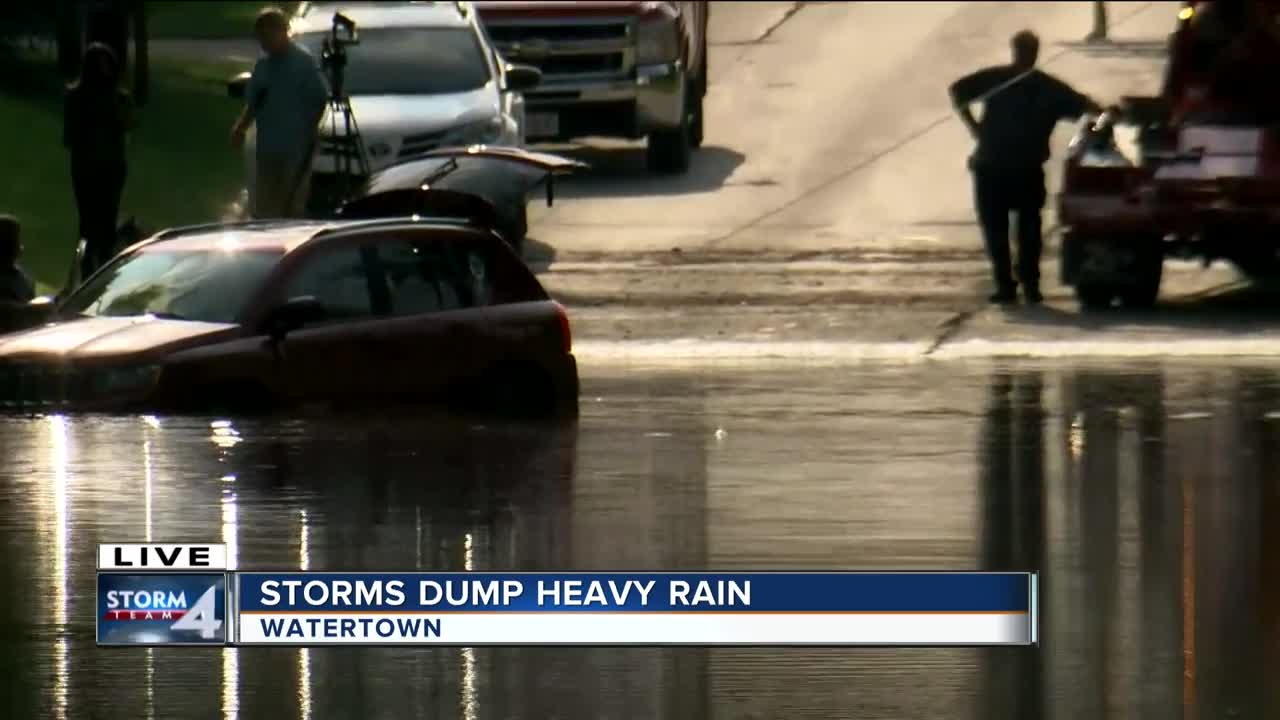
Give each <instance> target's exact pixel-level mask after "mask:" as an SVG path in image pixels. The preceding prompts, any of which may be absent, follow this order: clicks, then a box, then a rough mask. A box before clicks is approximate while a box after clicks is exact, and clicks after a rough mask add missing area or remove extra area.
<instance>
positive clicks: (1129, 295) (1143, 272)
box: [1120, 248, 1164, 309]
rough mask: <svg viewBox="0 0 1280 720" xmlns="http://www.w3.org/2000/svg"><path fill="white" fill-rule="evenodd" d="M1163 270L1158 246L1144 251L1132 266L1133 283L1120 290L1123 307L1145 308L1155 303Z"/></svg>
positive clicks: (1162, 260) (1158, 294) (1158, 295)
mask: <svg viewBox="0 0 1280 720" xmlns="http://www.w3.org/2000/svg"><path fill="white" fill-rule="evenodd" d="M1163 271H1164V258H1163V257H1161V255H1160V252H1159V248H1154V249H1152V250H1150V251H1148V252H1144V253H1143V255H1142V256H1141V257H1139V259H1138V262H1137V263H1136V266H1135V267H1134V284H1133V285H1130V286H1129V287H1126V288H1124V289H1123V290H1122V291H1121V292H1120V300H1121V302H1123V303H1124V305H1125V307H1129V308H1134V309H1146V308H1150V307H1152V306H1154V305H1155V304H1156V299H1157V298H1159V297H1160V278H1161V275H1162V274H1163Z"/></svg>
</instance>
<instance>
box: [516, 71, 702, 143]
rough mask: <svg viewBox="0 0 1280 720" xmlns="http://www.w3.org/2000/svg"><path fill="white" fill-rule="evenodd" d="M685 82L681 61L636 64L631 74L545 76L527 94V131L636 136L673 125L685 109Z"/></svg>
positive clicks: (541, 136) (530, 134)
mask: <svg viewBox="0 0 1280 720" xmlns="http://www.w3.org/2000/svg"><path fill="white" fill-rule="evenodd" d="M687 83H688V75H687V73H686V72H685V70H684V67H683V66H682V64H681V63H679V62H676V63H670V64H665V65H640V66H637V67H636V73H635V78H634V79H626V80H605V81H582V80H574V81H571V82H570V81H565V82H557V81H556V80H555V79H553V78H552V79H548V80H546V81H545V82H544V83H543V84H542V85H540V86H538V88H537V89H536V90H534V91H532V92H529V93H526V95H525V114H526V119H527V124H526V129H525V131H526V136H527V138H528V139H529V140H530V141H551V140H561V141H563V140H572V139H574V138H580V137H589V136H596V137H625V138H632V139H635V138H641V137H644V136H646V135H648V134H649V133H651V132H653V131H655V130H671V129H675V128H677V127H679V126H680V122H681V121H682V120H683V118H684V115H685V112H686V110H685V98H686V96H687ZM548 116H552V117H551V118H550V119H548Z"/></svg>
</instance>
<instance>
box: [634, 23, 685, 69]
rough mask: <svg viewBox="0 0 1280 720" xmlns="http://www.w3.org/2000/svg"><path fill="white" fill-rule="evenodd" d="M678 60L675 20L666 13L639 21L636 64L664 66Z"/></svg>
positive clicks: (677, 30) (677, 34)
mask: <svg viewBox="0 0 1280 720" xmlns="http://www.w3.org/2000/svg"><path fill="white" fill-rule="evenodd" d="M679 58H680V32H679V29H678V28H677V27H676V19H675V18H674V17H672V16H670V15H668V14H666V13H663V14H661V15H658V16H657V17H654V18H651V19H645V20H641V21H640V23H639V25H637V26H636V64H637V65H664V64H666V63H672V62H675V61H676V60H677V59H679Z"/></svg>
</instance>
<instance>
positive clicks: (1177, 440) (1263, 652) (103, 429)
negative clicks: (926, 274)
mask: <svg viewBox="0 0 1280 720" xmlns="http://www.w3.org/2000/svg"><path fill="white" fill-rule="evenodd" d="M585 374H586V377H584V404H583V413H582V417H581V419H580V420H579V421H578V422H577V424H576V425H573V426H556V427H550V426H527V425H510V424H488V425H478V424H476V423H474V422H472V423H465V424H464V423H460V422H458V421H449V420H446V419H433V418H430V417H426V416H417V415H414V416H409V415H405V416H400V417H380V418H376V419H368V418H357V417H345V418H344V417H332V416H328V417H302V418H296V419H271V420H263V419H259V420H254V421H238V420H233V421H222V420H219V419H216V418H187V419H178V418H173V419H168V418H161V419H154V418H150V419H149V418H93V417H83V418H56V417H55V418H36V419H5V420H0V457H3V458H4V462H3V465H2V466H0V538H3V541H4V547H5V548H6V550H7V553H6V557H5V561H4V562H3V563H0V573H3V576H2V577H0V618H3V619H2V621H0V627H2V628H3V632H4V642H3V645H4V652H2V653H0V663H3V665H4V667H3V668H2V670H3V672H2V673H0V675H2V676H3V677H4V678H5V680H4V683H3V685H0V687H2V688H3V690H2V691H0V716H3V717H12V718H71V719H75V718H90V717H92V718H101V719H103V720H107V719H114V718H130V719H132V718H161V719H170V718H172V719H175V720H185V719H186V718H228V719H229V718H246V719H252V718H270V719H271V720H284V719H285V718H299V719H300V720H306V719H309V718H314V719H316V720H319V719H321V718H395V719H397V720H399V719H402V718H416V717H457V718H468V719H469V718H703V717H705V718H787V719H791V718H934V717H948V718H987V717H1010V718H1014V717H1016V718H1042V717H1043V718H1059V717H1062V718H1066V717H1071V718H1077V717H1097V718H1103V717H1125V718H1129V717H1152V718H1156V717H1158V718H1177V717H1181V718H1223V717H1242V718H1256V717H1270V716H1273V715H1274V714H1276V713H1280V697H1277V695H1278V693H1280V690H1278V689H1276V688H1277V687H1278V686H1277V685H1276V684H1275V683H1273V682H1269V681H1268V678H1269V677H1270V676H1271V675H1272V674H1273V673H1274V671H1275V668H1276V667H1277V661H1278V660H1280V658H1277V657H1276V655H1277V648H1280V637H1277V630H1276V628H1277V613H1278V612H1280V588H1277V587H1275V585H1276V582H1275V578H1276V577H1280V573H1277V570H1280V560H1277V559H1276V558H1273V557H1271V553H1270V551H1269V550H1268V548H1273V547H1276V546H1277V539H1280V538H1277V537H1274V536H1275V533H1276V532H1277V530H1276V529H1274V528H1280V523H1278V522H1277V520H1280V491H1277V490H1276V489H1275V488H1274V487H1273V485H1274V483H1270V482H1268V481H1269V480H1271V479H1272V474H1273V470H1271V468H1274V467H1275V466H1276V464H1277V461H1278V460H1280V456H1278V455H1277V453H1280V371H1277V370H1275V369H1274V368H1271V367H1267V366H1266V365H1260V366H1249V365H1230V366H1226V365H1224V366H1215V367H1207V366H1204V365H1196V364H1190V363H1186V362H1183V363H1167V362H1158V361H1153V360H1144V361H1142V362H1141V363H1140V364H1134V365H1129V366H1119V365H1114V364H1111V365H1096V364H1095V365H1086V366H1078V365H1077V366H1061V365H1060V366H1056V367H1051V366H1047V365H1036V364H1031V363H1028V362H1023V363H1018V364H999V363H994V362H975V361H964V362H957V361H948V362H944V363H933V362H926V363H920V364H914V365H904V364H879V363H861V364H852V365H846V366H844V367H840V368H819V367H804V366H794V365H793V366H789V367H776V368H768V367H763V366H756V367H753V368H751V369H742V368H734V367H729V366H721V367H717V368H710V367H708V368H705V369H702V370H693V369H689V368H688V367H686V368H684V369H682V370H674V369H670V368H668V369H646V368H643V367H638V366H631V367H628V368H625V369H617V370H611V371H609V372H608V374H605V372H604V371H597V370H591V369H589V370H588V371H587V372H586V373H585ZM142 540H153V541H157V542H159V541H181V540H190V541H217V540H223V541H225V542H227V543H228V544H229V545H230V546H231V549H232V555H233V558H234V560H235V561H236V563H237V565H238V567H239V568H240V569H246V570H251V569H258V570H285V569H293V568H306V569H348V568H352V569H354V568H362V569H369V568H415V569H417V568H421V569H475V570H481V569H519V570H554V569H703V568H713V569H726V570H731V569H782V568H790V569H796V568H815V569H861V568H867V569H877V568H905V569H919V568H942V569H973V568H983V569H1026V568H1035V569H1039V570H1041V571H1042V572H1044V576H1043V579H1042V591H1043V593H1044V606H1043V618H1044V625H1043V627H1042V633H1041V635H1042V637H1043V639H1044V645H1043V647H1042V648H1041V649H1039V650H1030V649H988V650H981V651H979V650H919V649H912V650H776V649H775V650H747V649H734V650H712V649H670V650H667V649H629V650H628V649H583V650H578V649H476V650H466V649H439V650H432V649H381V650H380V649H364V650H346V649H313V650H295V649H289V650H284V649H281V650H276V649H257V648H254V649H241V650H238V651H235V650H226V651H223V650H203V649H170V650H164V649H157V650H141V649H139V650H120V649H98V648H96V647H95V646H94V644H93V601H94V562H95V544H96V543H98V542H111V541H142Z"/></svg>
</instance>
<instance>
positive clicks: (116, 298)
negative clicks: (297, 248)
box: [60, 249, 282, 323]
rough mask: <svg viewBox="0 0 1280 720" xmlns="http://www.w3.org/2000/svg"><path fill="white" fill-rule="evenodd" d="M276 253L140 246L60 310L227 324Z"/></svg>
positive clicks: (258, 283) (268, 270) (272, 265)
mask: <svg viewBox="0 0 1280 720" xmlns="http://www.w3.org/2000/svg"><path fill="white" fill-rule="evenodd" d="M281 256H282V253H281V252H280V251H264V250H235V251H226V250H220V249H208V250H171V249H170V250H159V249H145V250H142V251H139V252H136V253H134V254H132V255H130V256H129V257H126V258H123V259H121V260H118V261H117V262H115V263H113V264H112V265H111V266H110V267H108V268H106V269H105V270H103V272H101V273H99V274H97V275H95V276H94V277H93V278H92V279H90V281H89V282H88V283H86V284H85V285H83V286H82V287H81V288H80V289H79V290H77V291H76V292H75V293H74V294H72V295H71V297H69V298H68V299H67V301H66V302H65V303H63V305H62V307H61V308H60V311H61V313H64V314H68V315H70V314H79V315H86V316H90V317H128V316H133V315H154V316H156V317H162V318H170V319H174V320H194V321H199V322H211V323H232V322H235V321H236V319H237V318H238V317H239V316H240V313H241V311H243V309H244V305H245V303H246V302H248V300H249V298H250V296H252V295H253V294H254V293H255V292H256V291H257V290H258V289H259V288H260V287H261V285H262V283H263V281H264V280H265V279H266V277H267V275H269V274H270V273H271V271H272V270H273V269H275V267H276V263H277V262H279V260H280V257H281Z"/></svg>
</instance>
